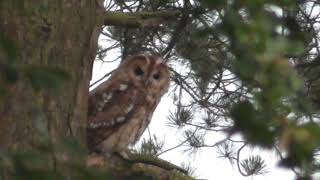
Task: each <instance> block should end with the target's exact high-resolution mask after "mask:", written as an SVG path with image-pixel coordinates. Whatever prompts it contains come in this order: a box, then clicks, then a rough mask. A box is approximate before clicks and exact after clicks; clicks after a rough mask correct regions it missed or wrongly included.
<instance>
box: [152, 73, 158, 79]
mask: <svg viewBox="0 0 320 180" xmlns="http://www.w3.org/2000/svg"><path fill="white" fill-rule="evenodd" d="M152 77H153V79H156V80H159V79H160V74H154V75H153V76H152Z"/></svg>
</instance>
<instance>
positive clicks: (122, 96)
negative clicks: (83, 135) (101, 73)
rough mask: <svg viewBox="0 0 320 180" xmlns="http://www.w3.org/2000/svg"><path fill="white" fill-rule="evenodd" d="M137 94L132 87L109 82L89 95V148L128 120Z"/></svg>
mask: <svg viewBox="0 0 320 180" xmlns="http://www.w3.org/2000/svg"><path fill="white" fill-rule="evenodd" d="M137 94H138V91H137V89H136V88H135V87H134V86H133V85H130V84H128V83H127V84H121V83H120V84H119V83H114V84H112V83H109V82H106V84H102V85H101V86H98V87H97V88H96V89H94V90H93V91H92V92H91V93H90V96H89V108H88V123H87V124H88V126H87V141H88V145H89V148H90V146H91V147H94V146H95V145H97V144H99V143H100V142H102V141H103V140H104V139H105V138H107V137H108V136H109V135H110V134H112V133H114V132H115V131H117V130H118V128H119V127H120V125H121V124H123V123H125V122H126V121H127V120H128V119H130V116H131V114H132V110H133V109H134V106H135V102H137V98H139V97H138V96H137Z"/></svg>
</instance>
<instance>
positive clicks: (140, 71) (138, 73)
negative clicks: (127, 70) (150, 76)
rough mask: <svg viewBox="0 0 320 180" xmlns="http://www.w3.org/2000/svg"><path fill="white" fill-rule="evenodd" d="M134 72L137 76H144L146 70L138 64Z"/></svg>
mask: <svg viewBox="0 0 320 180" xmlns="http://www.w3.org/2000/svg"><path fill="white" fill-rule="evenodd" d="M134 73H135V74H136V75H137V76H143V74H144V71H143V70H142V69H141V68H140V67H139V66H138V67H136V69H135V70H134Z"/></svg>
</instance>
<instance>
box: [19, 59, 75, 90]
mask: <svg viewBox="0 0 320 180" xmlns="http://www.w3.org/2000/svg"><path fill="white" fill-rule="evenodd" d="M22 76H23V77H24V78H26V80H28V81H29V82H30V84H31V86H32V87H33V88H34V89H35V90H39V89H44V88H46V89H48V90H50V89H53V90H57V89H58V88H59V87H60V85H62V83H63V82H65V81H66V80H68V79H69V78H70V77H69V74H68V73H67V72H66V71H64V70H62V69H61V68H55V67H48V66H34V65H25V66H23V67H22Z"/></svg>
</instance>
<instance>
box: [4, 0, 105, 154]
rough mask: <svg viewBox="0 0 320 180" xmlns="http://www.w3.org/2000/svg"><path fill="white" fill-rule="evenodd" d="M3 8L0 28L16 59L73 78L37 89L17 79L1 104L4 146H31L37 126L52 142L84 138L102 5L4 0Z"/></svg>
mask: <svg viewBox="0 0 320 180" xmlns="http://www.w3.org/2000/svg"><path fill="white" fill-rule="evenodd" d="M0 8H1V9H0V19H1V20H0V31H1V32H2V33H3V34H4V36H6V37H7V38H9V39H10V40H12V41H13V42H14V43H15V44H16V46H17V47H18V49H19V51H18V60H17V63H19V64H22V65H26V64H28V65H35V66H40V67H42V66H43V67H57V68H60V69H62V70H64V71H65V72H67V73H68V74H69V77H70V78H69V79H68V80H67V82H66V83H64V84H63V85H62V88H60V89H58V90H50V89H46V90H43V91H41V90H40V91H34V89H33V88H32V87H31V85H30V83H29V82H28V81H27V80H26V79H24V77H19V81H18V82H17V83H15V84H14V85H13V86H12V87H11V88H10V90H11V94H10V95H9V96H7V97H6V98H4V99H2V102H1V105H0V112H1V117H0V118H1V131H0V138H1V139H0V147H1V148H21V147H31V146H32V145H33V143H34V140H35V139H36V138H37V136H38V135H39V132H38V130H39V129H37V127H36V126H35V125H36V124H37V125H39V124H40V125H41V127H43V128H45V129H46V131H47V132H49V135H50V136H51V139H52V140H53V141H59V139H61V138H65V137H70V136H72V137H76V138H77V139H78V140H79V141H82V142H83V141H84V140H85V138H84V137H85V131H84V130H85V128H84V125H85V121H86V114H87V95H88V85H89V80H90V74H91V67H92V63H93V60H94V57H95V51H96V46H97V39H98V35H99V33H100V28H101V24H102V23H101V22H100V20H99V18H98V17H101V16H99V13H101V8H100V7H99V5H98V3H97V2H96V1H92V0H81V1H64V0H57V1H51V2H50V3H49V2H48V1H35V0H32V1H31V0H29V1H15V0H13V1H11V2H10V1H9V2H1V6H0ZM39 121H40V122H39ZM41 127H38V128H40V129H41Z"/></svg>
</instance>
